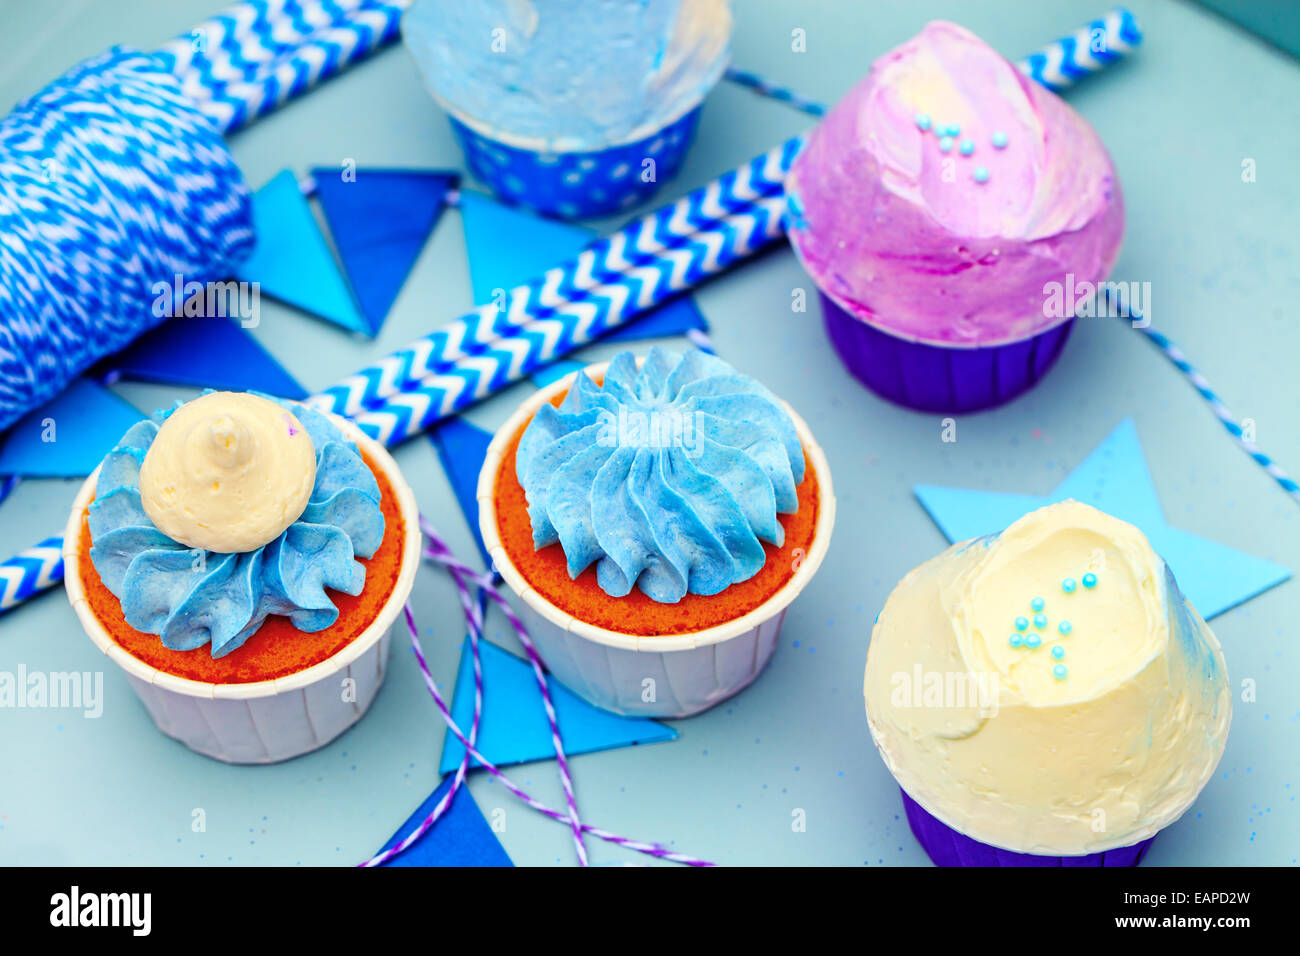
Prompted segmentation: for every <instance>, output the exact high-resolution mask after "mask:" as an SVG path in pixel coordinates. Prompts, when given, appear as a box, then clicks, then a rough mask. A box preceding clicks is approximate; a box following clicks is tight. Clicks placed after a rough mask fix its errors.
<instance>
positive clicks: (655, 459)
mask: <svg viewBox="0 0 1300 956" xmlns="http://www.w3.org/2000/svg"><path fill="white" fill-rule="evenodd" d="M479 507H480V530H481V531H482V533H483V536H484V540H485V542H486V543H487V545H488V548H489V551H490V552H491V553H492V556H493V558H494V561H495V563H496V565H497V568H498V569H499V570H500V571H501V573H502V575H503V576H504V577H505V580H506V582H507V583H508V584H510V586H511V587H512V588H513V589H514V590H515V591H516V592H517V593H519V594H520V596H521V598H523V601H524V604H525V606H526V607H527V608H528V611H529V612H530V613H531V614H532V621H530V623H531V624H532V628H531V630H532V633H533V636H534V639H535V640H537V642H538V644H539V647H540V649H541V650H542V654H543V657H544V658H545V659H546V662H547V665H548V666H549V667H550V668H551V669H552V671H554V672H556V673H557V676H559V677H560V679H561V680H562V681H564V682H565V683H566V684H569V686H571V687H572V688H573V689H574V690H576V691H577V692H579V693H581V694H583V695H584V696H586V697H587V698H588V699H589V700H592V701H593V702H594V703H597V704H599V705H601V706H605V707H608V708H610V709H613V710H616V711H618V712H622V713H645V714H659V715H682V714H687V713H694V712H697V711H698V710H702V709H704V708H705V707H707V706H711V705H712V704H714V703H717V702H718V701H719V700H721V699H724V698H725V697H726V696H729V695H730V694H731V693H735V692H736V691H737V690H739V689H740V688H741V687H743V686H745V684H747V683H748V682H749V681H750V680H753V679H754V677H756V676H757V673H758V672H759V670H761V668H762V666H763V664H764V663H765V662H766V660H767V657H768V656H769V655H770V654H771V651H772V649H773V648H774V646H775V637H776V631H777V629H778V628H779V626H780V621H781V617H782V615H783V613H784V610H785V608H786V606H788V605H789V603H790V602H791V601H792V600H793V599H794V597H795V595H797V594H798V592H799V591H800V590H801V589H802V588H803V587H804V586H805V585H806V584H807V583H808V581H809V580H810V579H811V577H812V574H813V572H814V571H815V570H816V568H817V566H818V565H819V564H820V562H821V559H822V556H823V555H824V553H825V549H826V546H827V544H828V543H829V538H830V529H831V526H832V524H833V520H834V497H833V494H832V493H831V488H830V473H829V468H828V466H827V464H826V461H825V458H824V456H823V455H822V453H821V450H820V448H818V447H817V445H816V443H815V442H814V441H813V439H812V436H811V434H810V433H809V431H808V428H807V426H806V425H805V424H804V423H803V422H802V421H801V420H800V419H799V418H798V416H797V415H795V413H794V412H793V411H792V410H791V409H790V408H789V406H788V405H786V404H785V403H784V402H783V401H781V399H779V398H778V397H777V396H776V395H774V394H773V393H772V392H771V391H769V390H768V389H767V388H765V387H764V386H763V385H761V384H760V383H758V382H757V381H755V380H754V379H752V378H750V377H748V376H746V375H743V374H741V373H739V372H737V371H736V370H735V369H734V368H732V367H731V366H730V365H728V364H727V363H726V362H724V361H722V360H721V359H719V358H717V357H715V356H713V355H709V354H706V353H704V352H702V351H699V350H691V351H689V352H687V353H686V354H685V355H682V356H678V355H674V354H672V353H669V352H666V351H663V350H661V349H657V348H656V349H652V350H651V351H650V353H649V354H648V355H647V356H646V357H645V358H644V359H643V360H638V359H636V358H635V357H634V356H633V354H632V353H631V352H624V353H621V354H620V355H618V356H617V357H616V358H615V359H614V360H613V361H612V362H610V363H609V365H608V366H607V367H602V366H597V367H593V368H592V369H590V370H588V371H587V372H581V373H578V374H577V376H576V377H572V378H571V379H568V380H564V381H562V382H560V383H557V384H556V385H555V386H552V388H550V389H547V390H545V391H543V392H541V393H539V394H538V396H536V397H535V398H534V400H533V401H531V402H529V403H526V404H525V406H524V407H523V408H522V409H521V410H520V411H519V412H518V413H517V414H516V415H515V417H514V418H512V419H511V421H510V422H508V423H507V424H506V425H505V426H504V427H503V428H502V429H501V430H500V431H499V432H498V433H497V436H496V437H495V439H494V441H493V444H492V448H491V449H490V450H489V454H488V459H487V462H486V463H485V465H484V469H483V472H482V475H481V477H480V484H479ZM575 638H577V639H578V640H575ZM656 675H662V676H656ZM647 680H648V681H649V682H650V684H649V685H646V684H644V682H645V681H647ZM665 684H667V685H668V686H667V687H665V686H664V685H665ZM665 691H666V692H667V693H665ZM665 698H666V699H665Z"/></svg>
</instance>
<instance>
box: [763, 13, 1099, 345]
mask: <svg viewBox="0 0 1300 956" xmlns="http://www.w3.org/2000/svg"><path fill="white" fill-rule="evenodd" d="M918 114H926V115H928V116H930V117H931V118H932V121H933V124H934V125H936V126H941V127H942V126H948V125H950V124H956V125H958V126H959V127H960V129H961V132H960V135H958V136H956V137H954V142H953V146H952V149H951V150H950V151H949V152H947V153H943V152H941V151H940V148H939V137H938V136H936V135H935V132H934V129H933V127H932V128H931V129H930V130H929V131H922V130H921V129H920V128H919V127H918V125H917V122H916V117H917V115H918ZM995 132H1002V133H1005V134H1006V139H1007V145H1006V146H1005V147H1004V148H1002V149H997V148H995V147H994V146H993V145H992V137H993V134H994V133H995ZM964 139H970V140H971V141H972V142H973V143H974V145H975V151H974V153H973V154H972V155H970V156H963V155H962V154H961V153H960V151H959V148H958V147H959V144H960V143H961V141H962V140H964ZM980 166H983V167H985V168H986V169H987V170H988V179H987V181H986V182H984V183H979V182H976V181H975V178H974V176H975V170H976V168H977V167H980ZM786 188H787V194H788V196H789V211H790V216H789V220H790V226H791V228H790V240H791V242H792V243H793V245H794V247H795V250H796V252H797V253H798V255H799V257H800V258H801V259H802V260H803V263H804V266H805V267H806V268H807V269H808V272H809V273H810V274H811V275H812V277H813V279H814V281H816V283H817V284H818V286H819V287H820V288H821V289H822V290H823V291H825V292H826V293H828V294H829V295H830V296H831V297H832V298H834V299H835V300H836V301H838V302H839V303H840V305H842V306H844V307H845V308H846V309H848V310H849V311H851V312H852V313H853V314H854V315H856V316H858V317H859V318H861V319H863V320H866V321H869V322H871V323H872V324H873V325H876V326H879V327H881V328H884V329H885V330H887V331H889V332H892V333H895V334H898V335H902V336H903V337H905V338H909V339H916V340H920V341H924V342H935V343H941V344H948V345H966V346H976V345H993V344H997V343H1000V342H1004V341H1014V340H1018V339H1023V338H1027V337H1029V336H1031V335H1034V334H1036V333H1038V332H1041V331H1043V330H1044V329H1047V328H1050V327H1051V326H1053V325H1056V324H1058V323H1059V322H1061V321H1063V318H1062V317H1060V316H1049V315H1045V314H1044V303H1045V301H1046V299H1047V295H1046V293H1045V291H1044V285H1046V284H1047V283H1049V282H1061V283H1064V282H1065V276H1066V274H1067V273H1073V274H1074V280H1075V284H1076V286H1077V285H1078V283H1081V282H1084V281H1088V282H1098V281H1101V280H1103V279H1105V278H1106V275H1107V274H1108V273H1109V272H1110V269H1111V266H1113V265H1114V263H1115V258H1116V256H1117V255H1118V253H1119V246H1120V240H1121V238H1122V236H1123V233H1124V200H1123V197H1122V195H1121V193H1120V187H1119V179H1118V177H1117V176H1116V174H1115V167H1114V165H1113V164H1112V163H1111V160H1110V157H1109V156H1108V155H1107V153H1106V149H1105V147H1104V146H1102V144H1101V140H1100V139H1099V138H1098V137H1097V134H1096V132H1095V131H1094V130H1093V128H1092V127H1091V126H1089V125H1088V123H1087V121H1085V120H1084V119H1083V118H1082V117H1081V116H1079V114H1078V113H1076V112H1075V111H1074V110H1072V109H1071V108H1070V107H1069V106H1067V105H1066V104H1065V103H1064V102H1063V101H1062V100H1061V99H1060V98H1059V97H1057V96H1056V95H1055V94H1053V93H1051V92H1050V91H1048V90H1047V89H1045V88H1043V87H1041V86H1039V85H1038V84H1037V83H1035V82H1033V81H1032V80H1030V79H1028V78H1026V77H1024V76H1022V75H1021V74H1020V73H1019V71H1017V70H1016V68H1015V67H1014V66H1012V65H1011V64H1010V63H1009V62H1007V61H1006V60H1005V59H1003V58H1002V57H1001V56H999V55H998V54H997V53H996V52H995V51H994V50H992V49H991V48H990V47H989V46H988V45H986V44H985V43H984V42H983V41H982V40H980V39H979V38H978V37H976V36H975V35H974V34H973V33H971V32H970V31H969V30H966V29H965V28H963V27H960V26H957V25H956V24H953V23H946V22H943V21H935V22H933V23H930V24H929V25H927V26H926V28H925V29H924V30H922V31H921V33H920V34H919V35H918V36H917V37H915V38H914V39H912V40H909V41H908V42H907V43H904V44H903V45H902V46H900V47H898V48H896V49H895V50H893V51H891V52H889V53H887V54H885V55H884V56H883V57H881V58H880V59H879V60H877V61H876V62H875V64H874V65H873V66H872V68H871V73H870V74H869V75H868V76H867V78H866V79H865V80H863V81H862V82H861V83H859V84H858V85H857V86H855V87H854V88H853V89H852V90H851V91H850V92H849V94H848V95H847V96H845V97H844V99H842V100H841V101H840V102H839V103H838V104H836V106H835V108H834V109H832V110H831V111H830V112H829V113H828V114H827V115H826V118H825V119H824V120H823V121H822V122H821V124H820V125H818V126H817V128H816V129H815V130H813V132H812V133H811V135H810V137H809V139H808V142H807V144H806V145H805V146H804V148H803V150H802V151H801V152H800V154H799V156H798V157H797V158H796V160H795V163H794V166H793V168H792V169H791V171H790V175H789V176H788V178H787V181H786Z"/></svg>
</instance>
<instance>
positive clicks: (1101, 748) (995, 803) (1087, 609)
mask: <svg viewBox="0 0 1300 956" xmlns="http://www.w3.org/2000/svg"><path fill="white" fill-rule="evenodd" d="M864 691H865V695H866V707H867V719H868V723H869V725H870V728H871V734H872V737H873V738H874V739H875V742H876V746H877V747H878V748H879V750H880V753H881V756H882V757H883V758H884V760H885V763H886V765H887V766H888V767H889V769H890V772H891V773H892V774H893V775H894V777H895V779H896V780H897V781H898V783H899V786H900V787H901V788H902V790H903V799H904V804H905V806H906V808H907V815H908V821H909V823H910V824H911V826H912V831H913V832H914V833H915V834H916V837H917V839H919V840H920V841H921V844H922V846H924V847H925V849H926V852H927V853H929V854H930V857H931V859H933V860H934V861H935V862H936V863H938V864H939V865H947V866H962V865H992V866H1026V865H1028V866H1059V865H1077V866H1101V865H1106V866H1116V865H1133V864H1136V863H1137V862H1138V861H1139V860H1140V859H1141V857H1142V855H1143V853H1144V852H1145V851H1146V848H1147V845H1148V844H1149V843H1150V841H1151V839H1152V838H1153V837H1154V836H1155V834H1156V833H1157V832H1158V831H1159V830H1161V829H1162V828H1164V827H1166V826H1168V825H1169V824H1171V823H1173V822H1174V821H1175V820H1177V819H1178V818H1179V817H1180V816H1181V815H1182V814H1183V812H1184V811H1185V810H1186V809H1187V808H1188V807H1189V806H1191V804H1192V802H1193V801H1194V800H1195V799H1196V797H1197V795H1198V794H1199V793H1200V791H1201V789H1202V788H1203V787H1204V786H1205V785H1206V783H1207V782H1208V781H1209V779H1210V777H1211V775H1212V774H1213V772H1214V768H1215V766H1216V765H1217V763H1218V761H1219V758H1220V756H1221V755H1222V754H1223V748H1224V746H1225V745H1226V743H1227V737H1228V725H1229V722H1230V719H1231V711H1232V703H1231V695H1230V693H1229V689H1228V675H1227V670H1226V667H1225V665H1224V660H1223V653H1222V651H1221V649H1220V647H1219V642H1218V640H1217V639H1216V638H1215V636H1214V633H1213V632H1212V631H1211V630H1210V629H1209V627H1207V626H1206V624H1205V622H1204V621H1202V620H1201V618H1200V616H1199V615H1198V614H1197V613H1196V611H1195V609H1194V608H1192V606H1191V605H1190V604H1188V603H1187V601H1186V600H1185V599H1184V598H1183V596H1182V594H1181V593H1180V592H1179V590H1178V585H1177V583H1176V582H1175V581H1174V578H1173V575H1172V574H1171V573H1170V572H1169V569H1168V567H1167V566H1166V565H1165V563H1164V562H1163V561H1162V560H1161V559H1160V558H1159V557H1158V556H1157V555H1156V554H1155V553H1154V552H1153V551H1152V550H1151V546H1150V545H1149V544H1148V543H1147V540H1146V538H1145V537H1143V535H1142V533H1141V532H1139V531H1138V530H1137V529H1136V528H1134V527H1132V526H1131V525H1128V524H1125V523H1124V522H1122V521H1119V520H1118V519H1116V518H1112V517H1110V516H1109V515H1106V514H1103V513H1102V512H1100V511H1097V510H1096V509H1094V508H1091V507H1089V506H1087V505H1084V504H1080V503H1078V502H1076V501H1066V502H1062V503H1060V504H1056V505H1051V506H1049V507H1046V508H1042V509H1039V510H1038V511H1034V512H1031V513H1030V514H1028V515H1026V516H1025V517H1023V518H1021V519H1020V520H1019V521H1017V522H1015V523H1014V524H1013V525H1011V526H1010V527H1009V528H1007V529H1006V530H1005V531H1004V532H1002V533H1001V534H1000V535H990V536H988V537H984V538H977V539H974V540H971V541H966V542H963V543H961V544H957V545H954V546H953V547H951V548H949V549H948V550H947V551H945V552H944V553H943V554H941V555H939V556H938V557H936V558H933V559H931V560H930V561H927V562H926V563H925V564H922V565H921V566H920V567H918V568H916V569H915V570H913V571H912V572H911V573H910V574H908V575H907V576H906V577H905V578H903V580H902V581H901V582H900V583H899V585H898V586H897V587H896V588H895V589H894V591H893V593H892V594H891V595H890V596H889V599H888V601H887V602H886V604H885V607H884V610H883V611H881V613H880V617H879V618H878V620H877V621H876V626H875V629H874V631H873V632H872V635H871V644H870V647H869V648H868V652H867V667H866V677H865V683H864Z"/></svg>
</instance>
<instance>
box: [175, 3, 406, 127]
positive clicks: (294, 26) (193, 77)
mask: <svg viewBox="0 0 1300 956" xmlns="http://www.w3.org/2000/svg"><path fill="white" fill-rule="evenodd" d="M406 6H407V3H406V0H303V2H293V0H280V2H278V3H274V4H273V3H270V2H265V0H250V2H249V3H245V4H237V5H236V6H235V7H232V8H231V9H230V10H228V11H226V13H225V14H223V15H219V16H218V17H217V18H214V19H213V20H212V21H205V22H204V24H200V26H199V27H197V28H195V31H194V32H193V33H192V34H185V35H183V36H181V37H177V38H176V39H175V40H173V41H171V42H170V43H169V44H167V46H165V47H164V48H163V49H162V50H160V51H158V55H159V56H160V57H162V58H164V59H165V60H166V61H168V62H169V63H170V64H171V65H172V71H173V72H174V73H176V74H177V75H178V76H179V77H180V78H181V82H182V88H183V89H184V90H185V92H186V93H187V94H188V95H189V96H190V97H191V98H192V99H194V101H195V102H196V103H197V104H198V106H199V109H200V110H202V111H203V113H204V114H205V115H206V116H208V117H209V118H210V119H212V121H213V123H214V124H215V125H216V126H217V127H218V128H219V129H221V130H222V131H223V132H227V133H229V132H233V131H234V130H236V129H239V128H240V127H241V126H244V125H247V124H248V123H249V122H251V121H252V120H254V119H256V118H257V117H259V116H263V115H265V114H266V113H269V112H270V111H271V110H273V109H275V108H276V107H278V106H280V105H282V104H284V103H285V102H287V101H288V100H290V99H293V98H294V97H296V96H299V95H301V94H302V93H304V92H306V91H307V90H309V89H311V88H313V87H314V86H316V85H317V84H318V83H319V82H321V81H322V80H325V79H328V78H329V77H331V76H334V75H336V74H337V73H340V72H342V71H343V70H344V69H346V68H347V67H348V66H349V65H351V64H352V63H355V62H356V61H358V60H360V59H362V58H364V57H366V56H368V55H369V54H370V53H372V52H374V51H375V50H378V49H380V48H381V47H383V46H385V45H386V44H388V43H390V42H391V41H393V40H395V39H397V37H398V35H399V33H400V29H399V28H400V22H401V17H402V12H403V11H404V10H405V8H406ZM209 29H211V30H212V31H214V32H213V34H212V36H215V37H216V39H217V46H216V48H215V49H214V48H213V47H212V46H211V45H210V43H208V39H209V34H208V32H207V31H208V30H209ZM195 35H200V36H203V37H204V38H205V43H207V45H206V47H205V51H195V50H194V49H193V47H194V46H195V45H196V44H195V41H194V36H195Z"/></svg>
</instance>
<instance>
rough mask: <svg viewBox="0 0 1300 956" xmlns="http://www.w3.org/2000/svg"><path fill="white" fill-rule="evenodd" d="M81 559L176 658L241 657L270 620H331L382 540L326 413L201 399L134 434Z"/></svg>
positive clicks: (367, 491) (111, 465)
mask: <svg viewBox="0 0 1300 956" xmlns="http://www.w3.org/2000/svg"><path fill="white" fill-rule="evenodd" d="M86 517H87V522H88V524H89V526H90V535H91V541H92V545H91V549H90V559H91V561H92V563H93V564H94V566H95V570H96V571H97V572H98V573H99V576H100V579H101V580H102V581H103V583H104V586H105V587H106V588H108V590H109V591H111V592H112V593H113V595H114V596H116V597H117V598H118V599H119V600H120V601H121V602H122V614H123V616H124V617H125V619H126V622H127V623H128V624H130V625H131V626H132V627H134V628H135V629H136V630H138V631H143V632H145V633H148V634H157V635H159V637H160V639H161V640H162V643H163V646H164V647H168V648H170V649H172V650H184V651H187V650H194V649H196V648H199V647H203V646H205V645H211V653H212V656H213V657H222V656H224V655H226V654H229V653H230V652H231V651H234V650H236V649H237V648H239V647H241V646H242V645H243V644H244V642H245V641H246V640H248V638H249V637H251V636H252V635H253V634H254V633H256V631H257V629H258V628H259V627H261V625H262V622H263V621H265V620H266V618H267V616H268V615H271V614H280V615H285V616H287V617H288V618H289V619H290V621H292V623H293V625H294V627H296V628H297V629H298V630H300V631H307V632H314V631H320V630H323V629H325V628H327V627H329V626H330V625H331V624H333V623H334V622H335V621H336V620H337V619H338V615H339V612H338V608H337V607H336V606H335V604H334V602H333V600H332V599H331V597H330V595H329V593H328V591H329V590H335V591H341V592H343V593H346V594H353V595H355V594H360V593H361V591H362V589H363V588H364V587H365V581H366V569H365V566H364V565H362V564H361V563H360V562H359V561H357V560H356V559H357V558H369V557H372V556H373V555H374V553H375V551H376V549H378V547H379V545H380V543H381V542H382V541H383V538H384V514H383V509H382V506H381V496H380V491H379V484H378V482H377V481H376V480H375V476H374V473H373V472H371V470H370V468H369V466H367V464H366V462H365V461H364V459H362V457H361V454H360V452H359V451H358V449H357V446H356V445H355V444H354V443H353V442H352V441H351V440H350V439H349V438H348V437H347V436H346V435H345V434H344V433H343V430H342V429H340V428H339V426H338V425H337V424H335V423H334V422H332V421H330V419H329V418H328V417H326V416H325V415H323V414H321V413H320V412H318V411H315V410H313V409H311V408H308V407H306V406H305V405H298V404H293V403H289V402H281V401H279V400H273V399H270V398H266V397H263V396H258V395H252V394H244V393H235V392H210V393H208V394H206V395H203V396H201V397H200V398H197V399H195V400H194V401H192V402H188V403H186V404H181V403H177V404H176V405H175V406H174V407H172V408H170V409H165V410H163V411H159V412H156V413H155V414H154V415H153V416H152V417H151V418H149V419H146V420H145V421H142V422H139V423H137V424H136V425H133V426H132V427H131V428H130V429H129V430H128V431H127V433H126V434H125V435H124V436H122V440H121V442H119V444H118V446H117V447H116V448H114V449H113V451H111V452H110V453H109V454H108V456H107V457H106V458H105V459H104V462H103V464H102V465H101V466H100V469H99V473H98V478H97V480H96V489H95V500H94V501H93V502H92V503H91V505H90V506H89V508H88V509H87V513H86Z"/></svg>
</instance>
